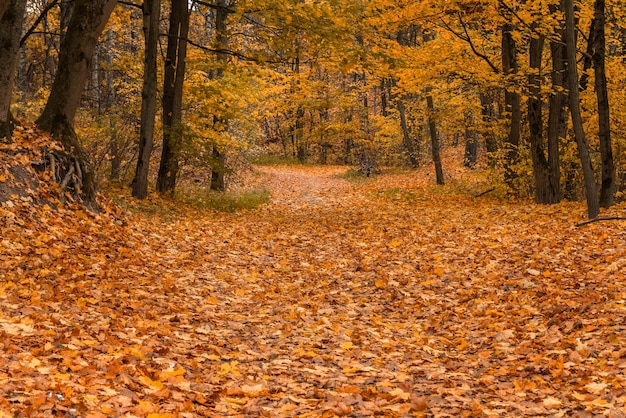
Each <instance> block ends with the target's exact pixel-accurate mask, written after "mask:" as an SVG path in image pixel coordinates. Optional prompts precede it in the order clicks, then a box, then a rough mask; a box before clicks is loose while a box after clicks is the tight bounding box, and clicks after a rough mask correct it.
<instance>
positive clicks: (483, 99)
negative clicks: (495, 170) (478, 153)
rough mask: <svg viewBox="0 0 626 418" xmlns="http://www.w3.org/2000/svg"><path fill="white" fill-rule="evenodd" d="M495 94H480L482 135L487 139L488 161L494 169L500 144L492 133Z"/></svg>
mask: <svg viewBox="0 0 626 418" xmlns="http://www.w3.org/2000/svg"><path fill="white" fill-rule="evenodd" d="M493 106H494V103H493V94H492V93H481V94H480V107H481V110H480V112H481V115H482V129H481V131H482V134H483V137H484V138H485V150H486V151H487V161H488V162H489V166H491V167H493V166H494V165H495V163H496V157H495V155H496V152H498V143H497V142H496V138H495V136H494V134H493V132H492V130H493V128H492V126H491V125H492V123H493V122H494V120H495V118H494V110H493Z"/></svg>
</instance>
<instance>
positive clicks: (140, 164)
mask: <svg viewBox="0 0 626 418" xmlns="http://www.w3.org/2000/svg"><path fill="white" fill-rule="evenodd" d="M160 14H161V0H145V1H144V3H143V31H144V34H145V56H144V65H143V87H142V92H141V127H140V129H139V156H138V158H137V167H136V169H135V178H134V180H133V192H132V194H133V196H135V197H136V198H138V199H145V198H146V196H147V195H148V171H149V167H150V155H151V154H152V145H153V141H154V125H155V120H154V118H155V117H156V112H157V47H158V45H159V18H160Z"/></svg>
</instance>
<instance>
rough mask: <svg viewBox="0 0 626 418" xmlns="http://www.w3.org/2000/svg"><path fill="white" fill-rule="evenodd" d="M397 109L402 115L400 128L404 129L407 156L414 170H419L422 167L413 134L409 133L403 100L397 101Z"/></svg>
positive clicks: (403, 140)
mask: <svg viewBox="0 0 626 418" xmlns="http://www.w3.org/2000/svg"><path fill="white" fill-rule="evenodd" d="M396 107H397V108H398V113H399V114H400V128H401V129H402V142H403V143H404V149H405V150H406V153H407V156H408V157H409V164H410V165H411V167H413V168H417V167H419V165H420V162H419V155H418V152H417V151H416V149H415V143H414V141H413V138H411V133H410V131H409V126H408V123H407V120H406V107H405V106H404V101H403V100H402V98H398V99H396Z"/></svg>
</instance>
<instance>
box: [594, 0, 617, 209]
mask: <svg viewBox="0 0 626 418" xmlns="http://www.w3.org/2000/svg"><path fill="white" fill-rule="evenodd" d="M605 26H606V16H605V0H595V2H594V17H593V20H592V22H591V29H590V33H589V44H588V47H587V56H588V57H590V58H591V62H592V63H593V69H594V75H595V78H594V80H595V90H596V97H597V100H598V138H599V140H600V158H601V160H602V183H601V186H600V206H601V207H605V208H606V207H609V206H612V205H613V201H614V196H615V186H616V181H615V164H614V162H613V148H612V145H611V122H610V115H609V96H608V91H607V82H606V69H605V56H606V39H605Z"/></svg>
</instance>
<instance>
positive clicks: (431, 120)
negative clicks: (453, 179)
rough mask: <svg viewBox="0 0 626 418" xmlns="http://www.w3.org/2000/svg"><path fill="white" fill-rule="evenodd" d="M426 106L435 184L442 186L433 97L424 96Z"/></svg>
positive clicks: (441, 169)
mask: <svg viewBox="0 0 626 418" xmlns="http://www.w3.org/2000/svg"><path fill="white" fill-rule="evenodd" d="M426 106H427V107H428V130H429V131H430V143H431V149H432V153H433V164H434V165H435V175H436V179H437V184H444V178H443V167H442V165H441V155H440V153H439V138H438V136H437V123H436V119H435V115H434V113H435V106H434V104H433V96H431V95H428V96H426Z"/></svg>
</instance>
